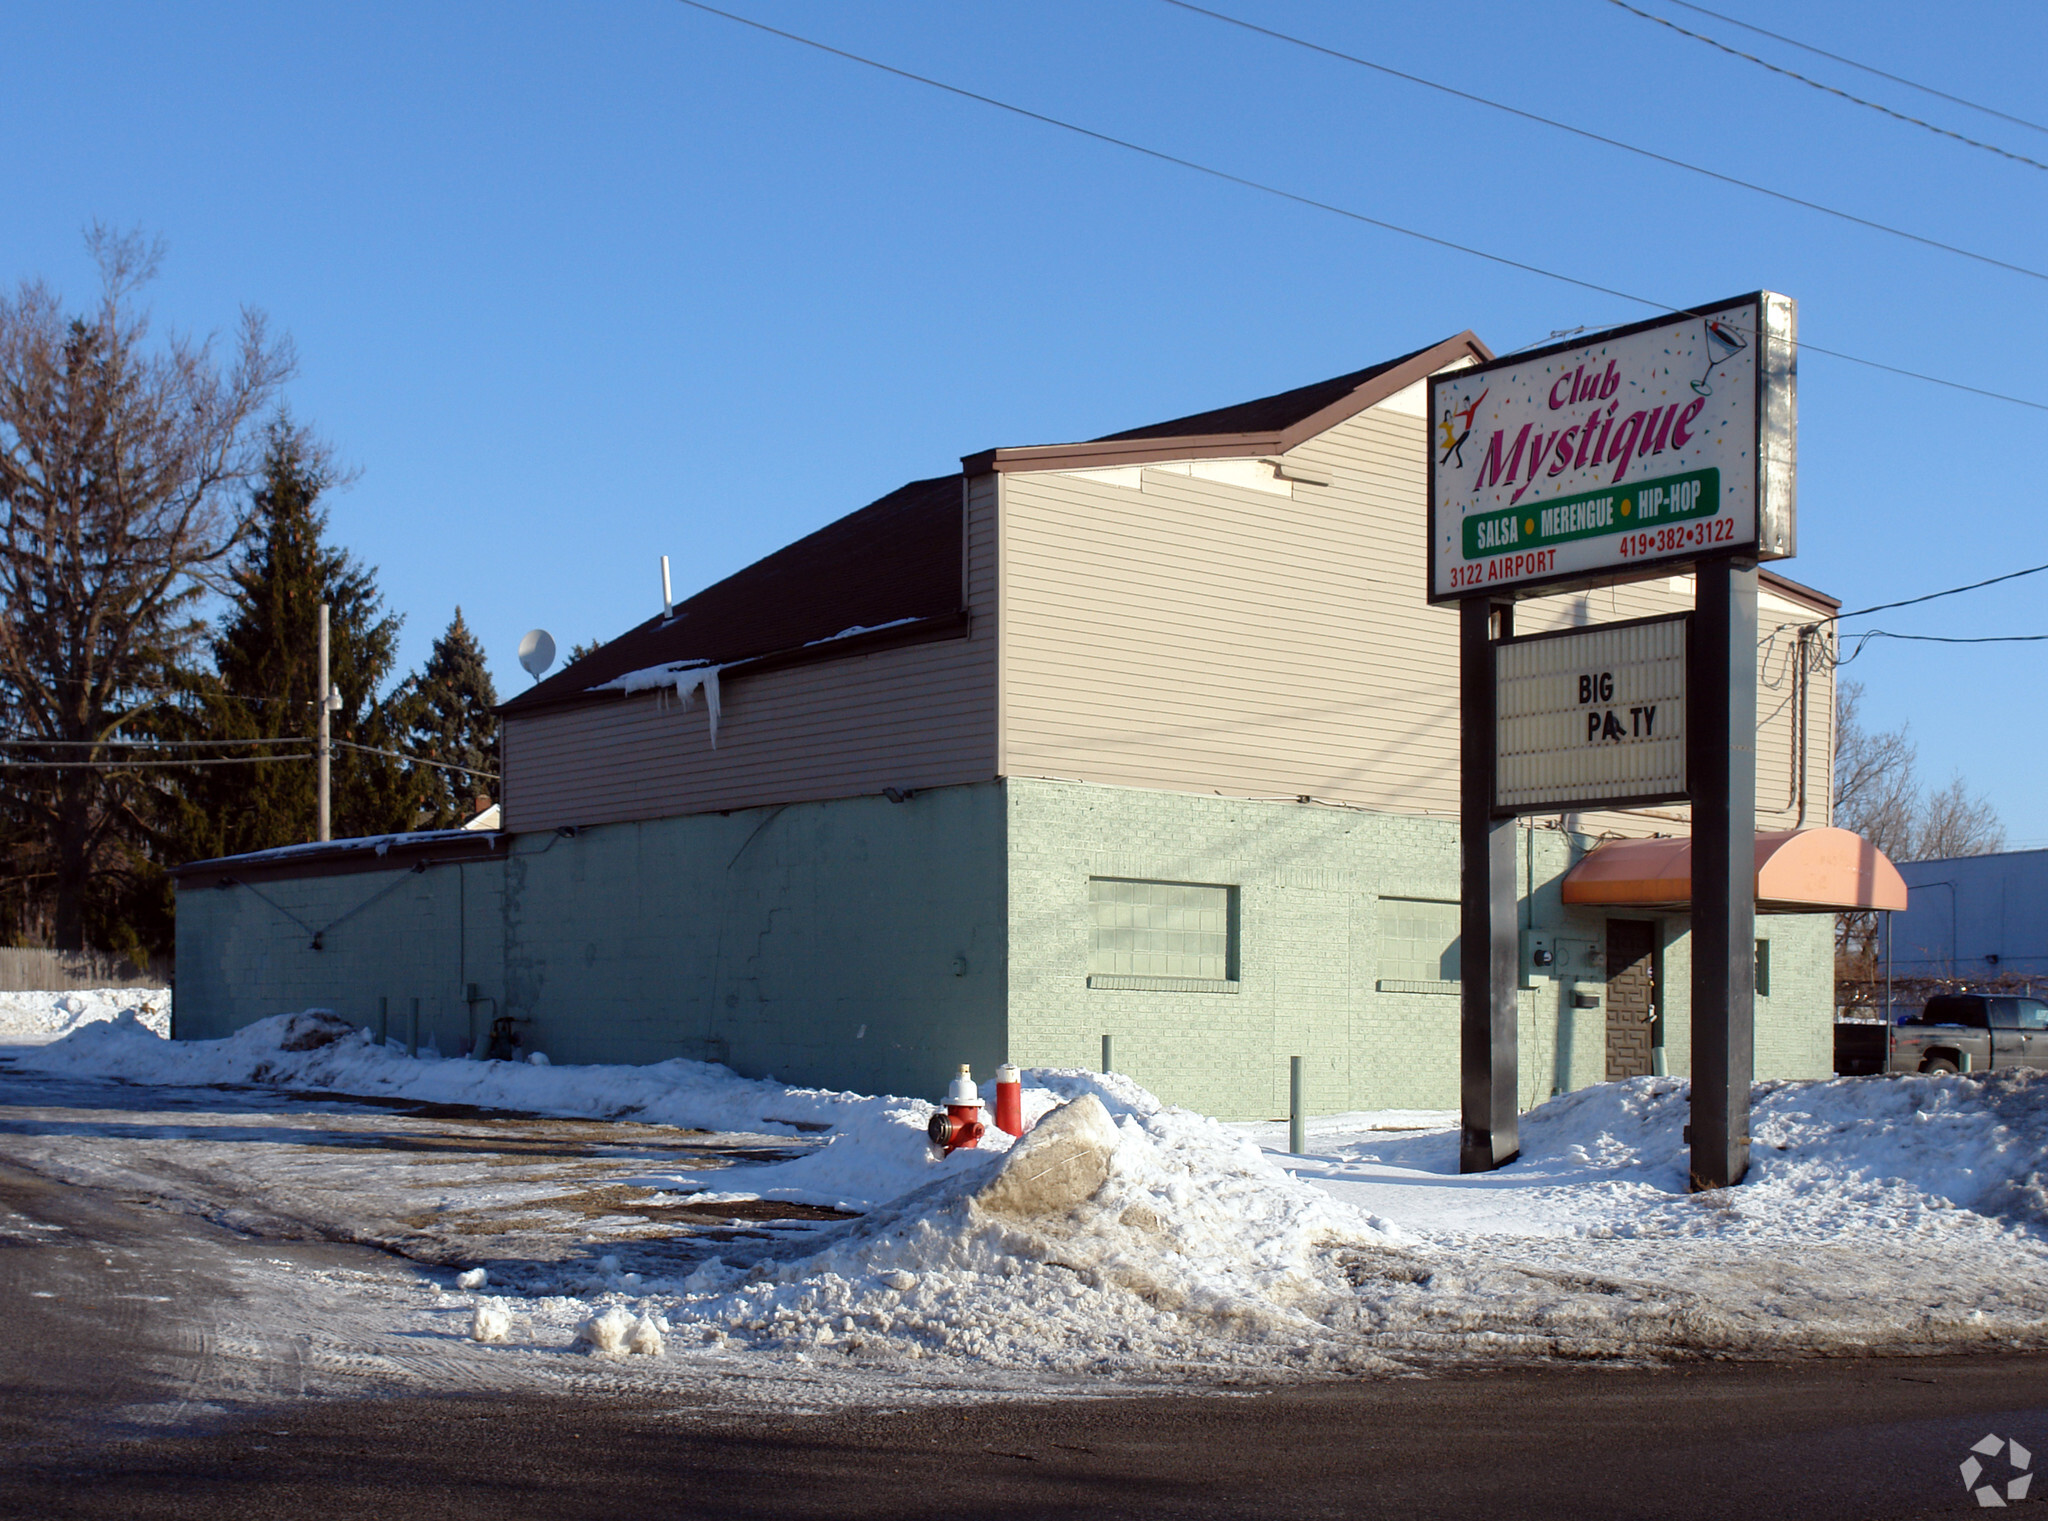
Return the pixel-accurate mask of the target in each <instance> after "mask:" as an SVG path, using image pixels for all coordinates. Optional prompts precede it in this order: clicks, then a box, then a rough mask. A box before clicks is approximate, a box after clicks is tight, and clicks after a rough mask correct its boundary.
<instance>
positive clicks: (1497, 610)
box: [1429, 291, 1797, 1189]
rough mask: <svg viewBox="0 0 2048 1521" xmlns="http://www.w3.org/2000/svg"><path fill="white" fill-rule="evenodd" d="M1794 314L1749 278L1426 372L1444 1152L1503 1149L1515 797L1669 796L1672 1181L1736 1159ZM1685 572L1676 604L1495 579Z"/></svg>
mask: <svg viewBox="0 0 2048 1521" xmlns="http://www.w3.org/2000/svg"><path fill="white" fill-rule="evenodd" d="M1796 323H1797V319H1796V314H1795V308H1794V305H1793V303H1792V301H1791V300H1790V299H1789V298H1788V297H1785V296H1780V295H1775V294H1772V293H1771V292H1768V291H1760V292H1757V293H1755V294H1753V295H1749V296H1742V297H1737V298H1735V299H1734V300H1731V301H1724V302H1720V303H1717V304H1716V305H1713V306H1706V307H1699V308H1695V309H1694V310H1692V311H1689V312H1682V313H1679V314H1677V315H1675V316H1671V317H1660V318H1654V319H1652V320H1650V321H1647V322H1640V323H1635V324H1632V325H1630V326H1628V327H1622V328H1615V329H1613V330H1611V331H1609V332H1606V333H1600V334H1596V335H1593V336H1592V337H1589V338H1584V339H1580V340H1577V341H1574V342H1572V343H1567V344H1559V345H1555V346H1553V347H1550V348H1545V349H1539V350H1536V351H1534V352H1532V353H1527V354H1518V355H1512V356H1509V357H1508V358H1505V359H1497V360H1493V361H1491V362H1490V363H1487V364H1483V365H1478V366H1475V367H1472V368H1469V369H1464V370H1458V371H1453V372H1450V373H1448V374H1444V375H1438V376H1433V377H1431V379H1430V383H1429V391H1430V403H1429V416H1430V418H1431V420H1432V421H1431V430H1432V441H1431V448H1430V452H1429V566H1430V571H1429V575H1430V584H1429V598H1430V601H1432V602H1436V603H1443V602H1452V601H1455V602H1458V603H1459V604H1460V607H1459V694H1460V710H1461V715H1462V728H1461V734H1460V744H1459V760H1460V765H1461V768H1462V769H1461V777H1460V793H1459V822H1460V827H1461V831H1462V839H1461V847H1460V848H1461V856H1460V862H1461V866H1460V876H1461V883H1462V887H1461V891H1462V897H1463V911H1462V917H1461V926H1462V929H1461V934H1462V939H1461V944H1462V946H1463V951H1464V973H1463V978H1462V983H1463V986H1462V996H1461V1000H1460V1012H1461V1030H1460V1036H1461V1038H1460V1042H1459V1049H1460V1061H1461V1083H1460V1105H1461V1109H1462V1130H1461V1141H1460V1145H1459V1167H1460V1169H1461V1170H1462V1171H1465V1172H1475V1171H1485V1170H1488V1169H1491V1168H1495V1167H1499V1166H1501V1165H1502V1164H1504V1163H1506V1162H1509V1161H1512V1160H1513V1159H1514V1157H1515V1156H1516V1154H1517V1151H1518V1138H1517V1114H1516V1081H1515V1078H1516V997H1515V988H1516V983H1517V981H1518V977H1517V969H1518V961H1519V955H1520V951H1519V943H1518V941H1519V935H1518V929H1517V915H1516V897H1515V871H1514V864H1515V863H1514V836H1515V825H1514V821H1515V819H1516V817H1517V816H1518V815H1521V814H1525V813H1539V812H1562V811H1567V810H1587V809H1594V808H1629V807H1638V806H1643V805H1646V804H1649V803H1653V802H1662V801H1687V802H1690V803H1691V804H1692V809H1693V815H1692V826H1693V882H1692V903H1691V911H1692V936H1693V945H1692V1037H1693V1038H1692V1129H1691V1146H1692V1162H1691V1178H1692V1186H1693V1187H1694V1188H1695V1189H1706V1188H1722V1187H1727V1186H1729V1185H1731V1184H1734V1183H1739V1182H1740V1181H1741V1180H1742V1176H1743V1173H1744V1172H1745V1171H1746V1170H1747V1167H1748V1161H1749V1087H1750V1077H1751V1071H1752V1065H1753V1021H1754V1012H1755V1008H1754V995H1755V964H1754V961H1753V959H1752V957H1753V949H1754V938H1755V913H1756V904H1755V896H1754V890H1753V881H1754V866H1753V861H1754V852H1755V837H1756V594H1757V593H1756V588H1757V564H1758V562H1759V561H1760V560H1770V559H1784V558H1787V557H1789V556H1791V555H1792V553H1793V552H1794V548H1795V545H1796V535H1795V521H1796V514H1795V496H1794V480H1795V472H1796V423H1795V418H1796V407H1797V386H1796V360H1795V355H1796V345H1797V336H1796ZM1685 570H1690V571H1691V572H1692V573H1693V575H1694V587H1695V594H1694V608H1693V611H1692V613H1691V614H1689V615H1687V614H1677V615H1673V616H1669V617H1664V618H1650V619H1636V620H1631V621H1629V622H1624V623H1614V624H1605V625H1594V626H1592V627H1574V628H1562V629H1555V630H1543V631H1537V632H1532V633H1530V634H1527V635H1524V636H1521V637H1517V636H1516V634H1515V630H1514V604H1515V602H1516V601H1518V600H1521V599H1524V598H1529V597H1541V596H1546V595H1552V594H1556V593H1560V592H1568V591H1577V590H1582V589H1586V588H1589V587H1595V586H1611V585H1615V584H1617V583H1620V582H1626V581H1636V580H1643V579H1647V578H1649V577H1652V576H1666V575H1670V574H1673V573H1674V572H1680V571H1685Z"/></svg>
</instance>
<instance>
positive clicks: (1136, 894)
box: [1088, 877, 1237, 982]
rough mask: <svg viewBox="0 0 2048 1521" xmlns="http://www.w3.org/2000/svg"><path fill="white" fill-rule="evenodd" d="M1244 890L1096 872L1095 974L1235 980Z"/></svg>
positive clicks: (1092, 908) (1091, 897)
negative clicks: (1238, 905) (1238, 903)
mask: <svg viewBox="0 0 2048 1521" xmlns="http://www.w3.org/2000/svg"><path fill="white" fill-rule="evenodd" d="M1236 891H1237V890H1236V889H1235V888H1232V887H1213V886H1209V885H1207V884H1204V883H1199V882H1139V881H1131V880H1128V879H1125V878H1122V877H1090V878H1089V879H1088V910H1089V915H1090V928H1089V942H1088V972H1089V975H1090V976H1104V977H1185V978H1194V979H1199V980H1202V981H1210V982H1223V981H1228V980H1231V979H1234V978H1235V977H1236V976H1237V945H1236V925H1237V916H1236V914H1235V913H1234V912H1233V909H1234V908H1235V905H1234V903H1233V902H1232V899H1233V897H1234V896H1235V894H1236Z"/></svg>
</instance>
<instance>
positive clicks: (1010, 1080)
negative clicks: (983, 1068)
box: [996, 1062, 1024, 1135]
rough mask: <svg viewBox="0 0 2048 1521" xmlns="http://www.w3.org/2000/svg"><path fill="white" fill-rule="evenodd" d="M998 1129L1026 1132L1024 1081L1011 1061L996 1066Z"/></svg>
mask: <svg viewBox="0 0 2048 1521" xmlns="http://www.w3.org/2000/svg"><path fill="white" fill-rule="evenodd" d="M996 1129H998V1130H1002V1131H1007V1132H1008V1133H1009V1134H1011V1135H1022V1134H1023V1133H1024V1083H1023V1080H1022V1078H1021V1077H1020V1075H1019V1074H1018V1071H1017V1069H1016V1067H1015V1066H1013V1065H1012V1064H1011V1063H1009V1062H1004V1063H1003V1064H1002V1065H1001V1066H1000V1067H998V1068H996Z"/></svg>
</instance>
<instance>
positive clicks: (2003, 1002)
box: [1891, 993, 2048, 1072]
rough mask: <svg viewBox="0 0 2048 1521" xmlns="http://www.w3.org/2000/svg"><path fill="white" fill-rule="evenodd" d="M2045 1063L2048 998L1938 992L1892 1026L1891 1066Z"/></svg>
mask: <svg viewBox="0 0 2048 1521" xmlns="http://www.w3.org/2000/svg"><path fill="white" fill-rule="evenodd" d="M2008 1067H2042V1068H2048V1002H2043V1001H2042V1000H2041V999H2038V998H2000V997H1992V996H1989V995H1986V994H1982V993H1940V994H1937V995H1936V996H1934V997H1933V998H1930V999H1928V1000H1927V1007H1926V1008H1924V1009H1922V1010H1921V1011H1920V1012H1919V1013H1918V1014H1916V1015H1914V1016H1913V1017H1912V1018H1911V1019H1906V1020H1901V1021H1900V1022H1899V1023H1898V1024H1897V1025H1895V1026H1893V1027H1892V1044H1891V1070H1892V1071H1894V1072H1985V1071H1997V1070H2002V1069H2004V1068H2008Z"/></svg>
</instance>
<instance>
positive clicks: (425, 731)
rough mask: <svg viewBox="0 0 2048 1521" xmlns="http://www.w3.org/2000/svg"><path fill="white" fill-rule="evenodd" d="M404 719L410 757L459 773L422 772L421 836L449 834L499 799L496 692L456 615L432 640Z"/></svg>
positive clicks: (472, 637) (474, 644)
mask: <svg viewBox="0 0 2048 1521" xmlns="http://www.w3.org/2000/svg"><path fill="white" fill-rule="evenodd" d="M411 698H412V700H411V703H410V705H409V710H408V713H407V718H408V719H409V721H410V730H411V734H410V738H411V744H410V746H409V747H408V748H409V749H410V751H411V753H412V754H414V755H418V756H421V757H424V758H425V759H427V760H433V761H439V762H440V763H441V765H442V766H451V767H459V768H460V769H459V770H440V769H436V768H433V767H421V768H420V770H421V771H423V772H425V773H426V774H425V775H424V776H423V777H422V778H421V782H420V786H421V793H422V796H423V797H424V798H425V803H424V806H423V808H422V810H421V815H420V827H421V828H423V829H453V828H456V827H457V826H458V825H460V824H462V823H464V822H465V821H467V820H468V819H469V818H470V817H471V816H472V815H474V814H475V813H476V812H477V811H478V807H479V803H478V800H479V799H481V798H488V797H496V796H497V795H498V781H497V777H498V774H499V773H498V715H497V714H495V713H494V712H492V711H491V710H492V709H493V708H495V707H496V706H497V705H498V692H497V688H496V687H494V686H492V684H491V673H490V671H489V670H488V669H486V667H485V665H484V652H483V649H482V647H481V646H479V645H478V644H477V642H476V636H475V635H474V634H472V633H471V632H470V631H469V625H468V624H467V623H465V622H463V621H462V609H461V608H459V607H458V608H456V609H455V621H454V622H452V623H450V624H449V625H448V632H446V633H445V634H443V635H442V636H441V637H440V638H439V639H436V640H435V641H434V652H433V654H432V656H430V657H429V658H428V660H427V665H426V669H425V670H423V671H421V672H420V674H419V677H418V679H417V680H416V681H415V682H414V684H413V688H412V693H411Z"/></svg>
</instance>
